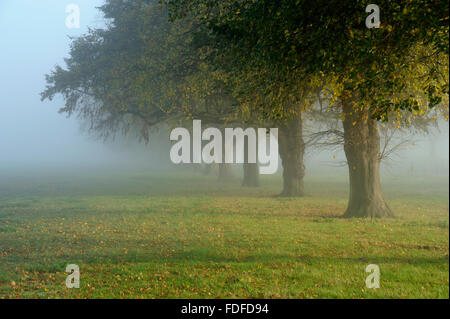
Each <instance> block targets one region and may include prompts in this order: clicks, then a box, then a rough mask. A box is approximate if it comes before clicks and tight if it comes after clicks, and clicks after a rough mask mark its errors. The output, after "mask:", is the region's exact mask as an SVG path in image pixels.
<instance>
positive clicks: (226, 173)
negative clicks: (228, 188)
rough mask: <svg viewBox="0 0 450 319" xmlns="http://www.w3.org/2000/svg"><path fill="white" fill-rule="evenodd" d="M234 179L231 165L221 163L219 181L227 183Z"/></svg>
mask: <svg viewBox="0 0 450 319" xmlns="http://www.w3.org/2000/svg"><path fill="white" fill-rule="evenodd" d="M232 178H233V173H232V171H231V164H226V163H220V164H219V181H220V182H226V181H229V180H230V179H232Z"/></svg>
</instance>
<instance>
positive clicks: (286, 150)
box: [278, 112, 305, 197]
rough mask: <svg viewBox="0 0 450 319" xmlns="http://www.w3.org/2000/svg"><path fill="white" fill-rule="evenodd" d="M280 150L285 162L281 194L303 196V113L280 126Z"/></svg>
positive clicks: (282, 159) (283, 162)
mask: <svg viewBox="0 0 450 319" xmlns="http://www.w3.org/2000/svg"><path fill="white" fill-rule="evenodd" d="M278 135H279V152H280V157H281V161H282V164H283V191H282V192H281V194H280V196H284V197H301V196H303V195H304V182H303V178H304V177H305V166H304V162H303V156H304V153H305V143H304V141H303V124H302V116H301V113H300V112H299V114H298V115H297V116H295V117H293V118H291V119H289V120H287V121H286V122H283V123H282V124H281V125H280V128H279V134H278Z"/></svg>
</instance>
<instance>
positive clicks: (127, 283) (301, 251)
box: [0, 172, 449, 298]
mask: <svg viewBox="0 0 450 319" xmlns="http://www.w3.org/2000/svg"><path fill="white" fill-rule="evenodd" d="M262 182H263V185H264V186H263V187H261V188H260V189H243V188H241V187H239V180H238V179H237V180H235V181H231V182H229V183H226V184H218V183H217V182H216V180H215V178H214V177H204V176H201V175H193V174H174V175H170V176H165V177H164V176H163V175H161V174H156V173H130V172H124V173H116V174H109V173H105V172H103V173H99V174H95V173H94V172H89V173H85V174H84V175H83V174H74V175H73V176H70V175H64V176H62V177H61V176H56V175H55V176H46V177H45V178H44V177H42V176H34V177H33V176H31V177H30V176H27V175H24V176H22V177H20V178H16V177H14V178H13V177H4V178H3V179H2V180H1V182H0V298H449V214H448V179H445V178H444V179H442V180H437V181H423V180H420V179H415V180H414V181H411V180H410V181H409V182H408V183H404V182H403V181H395V180H392V181H390V182H389V183H386V185H385V194H386V197H387V199H388V202H389V204H390V206H391V208H392V209H393V210H394V212H395V213H396V215H397V218H396V219H386V220H361V219H353V220H346V219H342V218H339V216H340V215H341V214H342V213H343V211H344V209H345V205H346V201H347V191H346V190H347V186H346V182H345V180H342V181H341V180H339V179H337V178H336V179H332V180H330V179H327V178H319V179H317V178H316V179H309V180H308V181H307V184H306V186H307V188H308V193H309V195H308V196H307V197H305V198H301V199H283V198H276V197H274V196H273V195H275V194H276V193H277V191H279V188H280V180H279V177H272V178H269V179H267V178H263V180H262ZM68 264H77V265H79V267H80V271H81V288H80V289H67V288H66V287H65V278H66V276H67V274H66V273H65V272H64V271H65V267H66V265H68ZM369 264H377V265H378V266H379V267H380V270H381V288H379V289H367V288H366V286H365V278H366V276H367V275H368V274H367V273H366V272H365V268H366V266H367V265H369Z"/></svg>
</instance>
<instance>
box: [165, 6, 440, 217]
mask: <svg viewBox="0 0 450 319" xmlns="http://www.w3.org/2000/svg"><path fill="white" fill-rule="evenodd" d="M378 5H379V6H380V8H382V13H383V19H384V21H386V22H385V23H382V26H381V28H379V29H367V28H366V26H365V18H366V16H365V15H366V13H365V5H364V4H363V3H360V2H357V1H350V0H347V1H342V0H339V1H337V0H336V1H333V0H331V1H330V0H327V1H325V0H322V1H314V2H311V1H300V0H296V1H294V0H280V1H273V0H260V1H253V0H240V1H223V2H221V3H220V4H215V3H214V1H208V0H204V1H201V0H197V1H190V2H186V1H184V0H179V1H170V2H169V7H170V8H171V12H172V14H173V15H174V16H177V15H183V14H185V12H186V11H188V12H189V11H196V12H199V13H200V14H199V15H200V16H202V17H203V20H204V21H205V24H206V25H207V26H209V30H210V31H211V32H212V33H213V34H214V36H215V37H216V39H217V40H216V43H217V44H218V45H219V46H220V45H221V46H220V48H221V49H224V47H228V49H227V50H228V52H229V55H230V56H232V57H234V58H233V62H234V63H233V66H235V65H238V66H241V65H245V64H251V65H252V67H255V68H256V69H268V70H270V78H272V79H273V78H278V79H279V80H281V81H282V82H283V83H285V82H289V81H290V82H292V79H293V78H296V77H295V75H296V74H299V77H298V78H296V80H295V83H296V84H297V85H298V84H299V83H301V84H303V85H305V84H306V83H310V82H312V81H314V79H322V80H324V83H326V84H328V83H329V82H331V83H338V84H339V86H337V87H331V88H330V90H329V91H330V92H332V95H334V99H335V100H336V101H340V103H339V105H340V106H341V107H342V108H343V110H344V111H345V113H346V116H345V117H344V128H345V137H346V154H347V157H348V162H349V165H350V171H349V174H350V183H351V185H350V188H351V196H350V202H349V208H348V209H347V211H346V214H345V216H348V217H352V216H358V217H363V216H364V217H365V216H373V217H384V216H391V215H392V214H391V212H390V210H389V209H388V208H387V205H386V204H385V202H384V199H383V198H382V196H381V187H380V185H379V163H378V162H377V161H378V153H379V136H378V133H377V130H376V123H375V121H376V120H387V119H388V118H387V117H388V115H389V114H390V113H391V112H393V111H396V110H407V111H410V112H414V111H415V110H417V108H420V107H419V106H418V105H419V104H420V102H421V101H422V100H423V99H424V98H426V100H427V104H428V105H427V107H428V108H432V107H434V106H436V105H438V104H440V103H441V102H442V98H443V97H445V96H448V88H447V86H446V85H448V81H436V79H437V77H436V73H435V72H433V71H432V70H429V71H430V72H427V75H426V77H427V79H428V80H427V81H418V83H419V85H418V86H417V87H416V88H415V91H414V92H411V91H408V90H405V88H404V87H405V85H406V84H407V81H408V78H407V77H405V76H404V75H405V72H407V71H408V69H410V68H411V67H413V66H414V64H413V63H414V62H413V61H414V59H411V58H410V56H411V51H412V50H414V49H417V46H420V47H423V48H430V49H431V51H432V52H431V53H430V54H429V55H427V56H422V57H421V58H422V59H423V60H422V62H423V63H422V65H426V66H429V65H428V63H427V62H426V61H430V59H432V58H433V57H435V56H437V55H439V56H440V58H442V55H443V56H444V58H446V59H447V60H448V2H446V1H435V0H421V1H415V2H411V1H396V2H395V3H394V2H392V1H380V2H379V3H378ZM180 8H181V10H180ZM397 75H403V76H397ZM284 79H288V80H287V81H285V80H284ZM299 79H300V81H299ZM445 82H447V83H445ZM297 87H298V86H297ZM291 88H295V86H291ZM291 92H295V91H291ZM399 92H401V93H402V94H399ZM405 93H406V94H405ZM269 94H270V93H269ZM355 99H357V103H356V100H355ZM266 106H267V108H268V109H269V110H268V112H271V111H275V113H277V114H283V115H285V114H289V111H290V110H291V106H292V105H290V104H286V105H285V106H284V107H281V108H274V105H273V104H267V105H266ZM280 109H281V110H280ZM360 138H363V139H364V140H363V141H360V140H359V139H360ZM361 186H364V187H361Z"/></svg>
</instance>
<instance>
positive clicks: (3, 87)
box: [0, 0, 449, 176]
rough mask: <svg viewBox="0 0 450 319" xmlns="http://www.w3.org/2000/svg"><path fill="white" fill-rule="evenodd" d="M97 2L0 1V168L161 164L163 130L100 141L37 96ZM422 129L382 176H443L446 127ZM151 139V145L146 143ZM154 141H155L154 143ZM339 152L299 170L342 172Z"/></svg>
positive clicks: (95, 18)
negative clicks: (76, 16) (75, 18)
mask: <svg viewBox="0 0 450 319" xmlns="http://www.w3.org/2000/svg"><path fill="white" fill-rule="evenodd" d="M102 2H103V1H101V0H80V1H61V0H40V1H31V0H0V30H1V31H0V32H1V46H0V97H1V99H0V172H3V173H5V172H6V173H11V172H16V171H24V170H38V171H39V170H42V171H44V170H45V171H51V170H52V169H56V168H65V167H67V168H76V167H78V168H79V167H99V166H117V165H119V166H120V168H121V169H124V170H125V169H136V170H138V169H149V168H159V167H162V166H161V164H165V165H164V166H165V167H167V166H168V165H167V164H168V161H169V151H168V148H167V145H169V141H168V139H169V136H168V133H167V136H164V134H159V136H158V138H157V139H158V141H156V142H153V141H151V142H150V145H144V144H140V143H138V142H137V141H136V140H135V139H133V137H132V136H130V137H128V138H119V139H117V140H115V141H108V142H106V143H104V142H103V141H101V140H96V139H95V138H93V137H92V136H89V135H87V134H85V133H83V130H82V126H81V125H80V123H79V122H78V121H77V119H76V118H66V117H65V116H64V115H61V114H58V110H59V108H60V107H62V106H63V104H64V102H63V100H62V98H61V97H59V98H56V99H55V100H53V101H52V102H41V101H40V95H39V93H40V92H41V91H42V90H43V89H44V87H45V74H48V73H49V72H50V71H51V70H52V69H53V68H54V67H55V65H57V64H59V65H61V66H64V65H65V64H64V59H63V58H64V57H67V56H68V52H69V44H70V37H76V36H80V35H82V34H83V33H85V32H86V31H87V30H88V27H91V28H98V27H102V25H103V23H104V22H103V18H102V16H101V14H100V13H99V12H98V11H97V9H96V7H98V6H100V5H101V4H102ZM71 3H74V4H77V5H78V6H79V7H80V18H81V27H80V28H79V29H69V28H67V27H66V25H65V20H66V17H67V16H68V13H66V12H65V10H66V7H67V5H69V4H71ZM432 131H433V132H432V134H430V135H420V136H415V137H413V138H412V139H413V140H415V141H416V143H415V145H410V146H409V148H408V150H406V149H404V150H403V151H402V152H400V153H398V154H396V156H394V157H393V158H392V160H391V161H389V162H388V163H387V164H388V165H386V164H385V165H383V175H385V176H409V175H411V174H415V175H421V176H427V175H434V176H448V161H449V146H448V144H449V129H448V123H446V122H442V123H440V125H439V130H432ZM152 145H153V147H152ZM161 146H162V147H161ZM343 158H344V156H343V152H342V151H339V152H325V151H324V152H320V153H319V152H313V153H308V154H307V156H306V169H307V176H311V175H314V174H327V175H331V174H334V175H339V176H346V174H347V167H345V166H338V165H337V164H338V163H339V161H342V160H343Z"/></svg>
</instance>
